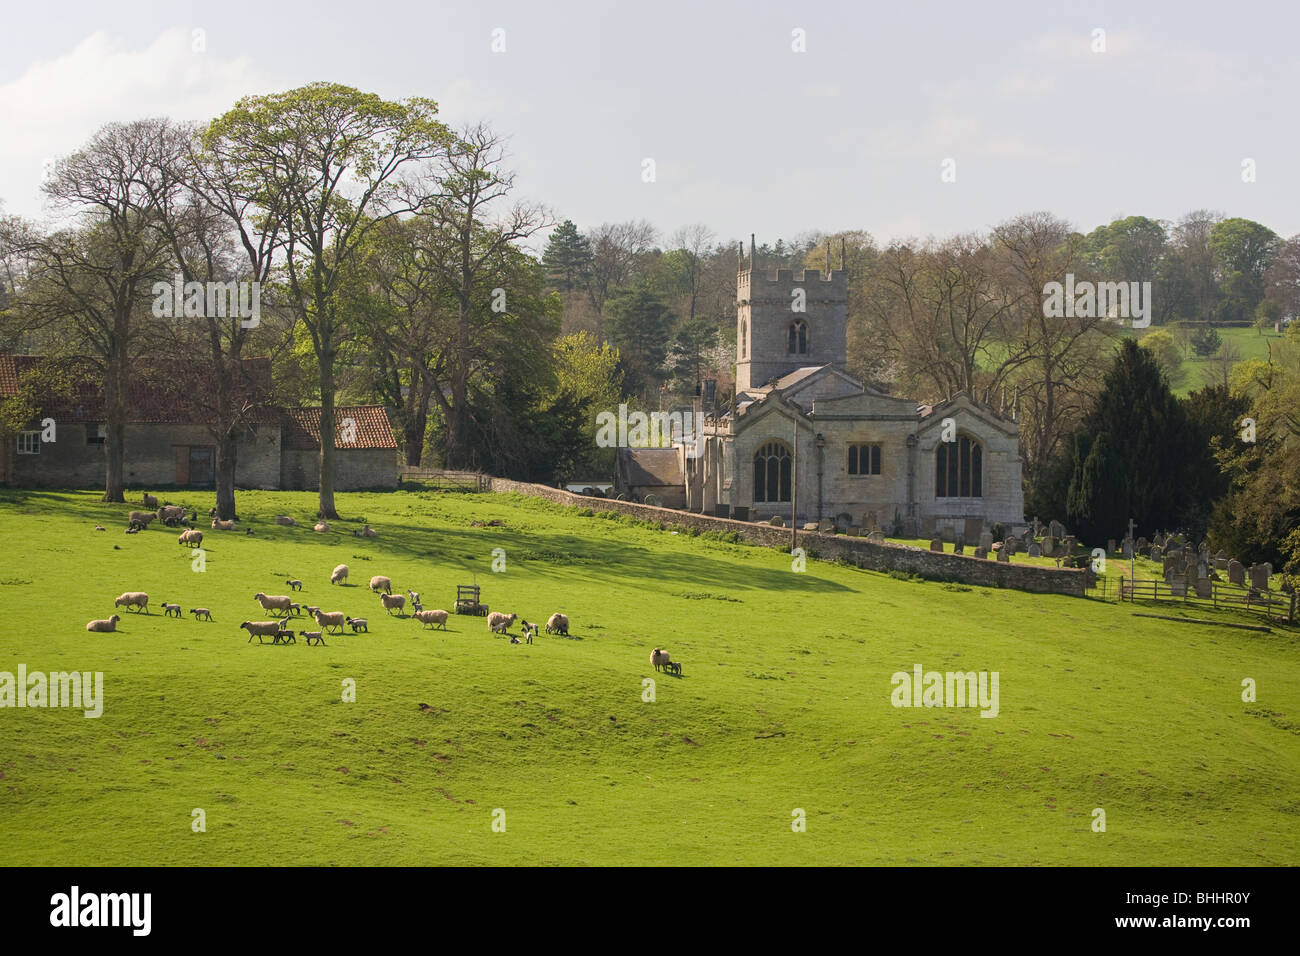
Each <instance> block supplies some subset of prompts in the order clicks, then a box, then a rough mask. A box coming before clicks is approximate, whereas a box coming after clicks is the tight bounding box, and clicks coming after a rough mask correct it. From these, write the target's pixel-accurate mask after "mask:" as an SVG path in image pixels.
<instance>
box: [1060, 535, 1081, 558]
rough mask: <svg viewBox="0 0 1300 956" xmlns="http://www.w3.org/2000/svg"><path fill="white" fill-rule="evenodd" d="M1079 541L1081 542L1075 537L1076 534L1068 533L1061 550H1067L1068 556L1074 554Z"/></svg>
mask: <svg viewBox="0 0 1300 956" xmlns="http://www.w3.org/2000/svg"><path fill="white" fill-rule="evenodd" d="M1078 543H1079V542H1078V540H1077V539H1076V538H1075V537H1074V535H1072V534H1067V535H1066V536H1065V540H1064V541H1062V542H1061V550H1062V551H1064V552H1065V554H1066V557H1069V556H1070V555H1072V554H1074V549H1075V546H1076V545H1077V544H1078Z"/></svg>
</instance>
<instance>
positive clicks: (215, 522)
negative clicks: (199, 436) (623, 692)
mask: <svg viewBox="0 0 1300 956" xmlns="http://www.w3.org/2000/svg"><path fill="white" fill-rule="evenodd" d="M144 504H145V506H146V507H152V508H156V509H157V510H156V511H153V512H143V511H132V512H131V513H130V515H129V516H128V525H127V533H128V534H136V533H138V532H140V531H142V530H144V529H145V528H147V527H148V526H149V524H150V522H152V521H154V520H155V519H157V520H159V521H162V522H163V523H164V524H167V525H178V524H179V525H186V526H188V525H190V524H192V523H193V522H194V521H196V520H197V517H198V516H197V513H196V512H195V511H194V510H193V509H189V510H188V514H187V513H186V512H187V509H186V508H184V507H182V506H180V505H166V504H165V505H159V503H158V499H157V498H155V497H154V496H153V495H150V494H149V493H148V492H145V494H144ZM215 513H216V509H215V508H214V509H212V511H211V512H209V514H210V515H211V516H212V527H213V528H214V529H216V530H220V531H234V530H235V522H234V521H222V520H220V519H218V518H217V517H215ZM275 523H276V524H278V525H284V526H288V527H294V526H296V525H297V521H295V520H294V519H293V518H291V517H288V516H286V515H280V516H278V517H277V518H276V519H275ZM96 530H97V531H102V530H104V529H103V528H102V527H99V526H97V527H96ZM313 530H314V531H318V532H325V531H328V530H329V525H328V524H327V523H326V522H324V521H321V522H319V523H317V524H316V525H315V526H314V527H313ZM247 533H248V534H251V533H252V531H251V529H250V530H249V531H248V532H247ZM354 534H356V535H358V536H363V537H375V536H376V535H377V532H375V531H374V530H373V529H372V528H371V527H370V526H369V525H365V526H364V528H363V529H362V530H361V531H357V532H354ZM177 540H178V542H179V543H180V544H184V545H190V546H192V547H198V546H199V545H201V544H202V543H203V532H202V531H199V530H198V529H197V528H192V527H187V529H186V530H185V531H183V532H181V534H180V537H179V538H178V539H177ZM347 578H348V566H347V565H346V564H340V565H339V566H338V567H336V568H335V569H334V570H333V571H332V572H331V573H330V584H331V585H333V584H339V585H345V584H346V582H347ZM285 584H287V585H288V586H289V589H290V591H291V592H293V594H296V593H297V592H300V591H301V590H302V589H303V583H302V581H301V580H299V579H297V578H289V579H287V580H286V581H285ZM370 590H371V592H372V593H375V594H377V595H378V596H379V603H380V606H381V607H383V609H384V610H385V611H387V612H388V614H389V615H390V616H392V614H393V612H394V611H396V612H397V613H398V616H399V617H400V616H402V612H403V611H404V609H405V607H406V603H407V598H408V596H409V598H410V603H411V608H412V612H411V617H413V618H414V619H415V620H417V621H419V622H420V623H421V624H423V625H424V627H425V628H426V629H428V628H438V627H440V628H442V629H443V630H444V631H445V630H446V629H447V618H448V617H449V614H448V612H447V611H444V610H442V609H431V610H425V609H424V606H423V604H421V602H420V594H419V592H417V591H409V590H408V591H407V592H406V594H405V595H403V594H394V593H393V582H392V580H391V579H390V578H388V577H386V576H384V575H382V574H376V575H374V576H373V577H372V578H371V579H370ZM293 594H266V593H265V592H262V591H259V592H257V594H255V595H253V599H254V600H255V601H257V602H258V603H259V604H260V605H261V606H262V608H263V609H264V610H266V611H268V612H270V613H272V614H275V613H276V612H278V613H279V617H278V618H277V619H275V620H270V621H244V622H243V623H242V624H240V625H239V626H240V628H242V629H243V630H245V631H247V632H248V640H249V641H252V639H253V638H254V637H256V638H257V639H258V643H259V644H261V643H264V642H265V639H266V638H268V637H269V638H270V639H271V643H273V644H288V643H297V638H298V637H299V636H301V637H302V638H303V639H304V640H305V641H306V642H307V643H308V644H309V645H310V644H317V645H322V644H324V643H325V641H324V636H325V634H327V633H331V632H332V633H335V634H341V633H342V632H343V628H344V627H345V626H346V627H350V628H352V633H353V634H357V633H369V630H370V628H369V621H367V619H366V618H364V617H351V616H349V615H347V614H345V613H344V612H343V611H324V610H322V609H321V608H320V607H319V606H317V605H312V604H304V603H301V602H297V601H294V600H293ZM113 606H114V608H123V609H126V610H130V609H134V610H135V612H136V613H140V612H141V611H143V612H144V613H145V614H148V613H149V595H148V594H147V593H145V592H144V591H126V592H124V593H122V594H120V595H119V596H118V597H117V599H116V600H115V601H114V602H113ZM162 607H163V614H164V616H167V617H180V616H181V613H182V610H181V606H180V605H179V604H168V603H164V604H163V605H162ZM189 613H190V614H193V615H194V617H195V620H196V621H197V620H207V621H211V620H212V612H211V610H209V609H208V608H205V607H196V608H190V610H189ZM303 613H306V614H307V615H308V616H309V617H311V618H312V619H314V620H315V622H316V625H317V627H319V628H320V630H316V631H300V632H297V633H295V632H294V631H292V630H290V629H288V628H286V627H285V626H284V625H285V623H286V622H287V621H288V620H290V619H291V618H293V617H297V616H299V615H301V614H303ZM516 619H517V616H516V615H515V614H503V613H501V612H500V611H493V612H492V613H490V614H489V615H488V616H487V624H488V629H489V630H490V631H492V632H493V633H494V634H502V635H508V636H509V638H510V643H511V644H531V643H533V639H534V638H535V637H536V636H537V631H538V625H537V624H530V623H529V622H528V620H527V619H526V618H518V620H519V621H520V627H521V629H522V631H523V634H522V635H521V636H516V635H513V634H510V628H511V626H512V625H513V624H514V623H515V620H516ZM120 620H122V618H121V617H120V616H119V615H117V614H114V615H112V616H111V617H109V618H105V619H101V620H94V621H90V622H89V623H87V624H86V630H87V631H92V632H99V633H104V632H110V631H116V630H117V623H118V621H120ZM546 633H547V634H559V635H562V636H564V637H568V636H569V618H568V616H567V615H565V614H562V613H560V612H558V611H557V612H556V613H554V614H552V615H551V616H550V618H548V619H547V621H546ZM650 663H651V664H653V665H654V668H655V670H663V671H666V672H668V673H673V674H676V675H677V676H681V672H682V665H681V664H680V663H678V662H675V661H673V660H671V659H670V658H669V656H668V652H667V651H665V650H662V649H661V648H658V647H656V648H655V649H654V650H653V651H651V653H650Z"/></svg>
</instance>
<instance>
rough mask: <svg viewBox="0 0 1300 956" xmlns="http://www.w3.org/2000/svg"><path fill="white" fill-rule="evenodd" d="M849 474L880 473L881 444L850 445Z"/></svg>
mask: <svg viewBox="0 0 1300 956" xmlns="http://www.w3.org/2000/svg"><path fill="white" fill-rule="evenodd" d="M849 474H850V475H878V474H880V446H879V445H850V446H849Z"/></svg>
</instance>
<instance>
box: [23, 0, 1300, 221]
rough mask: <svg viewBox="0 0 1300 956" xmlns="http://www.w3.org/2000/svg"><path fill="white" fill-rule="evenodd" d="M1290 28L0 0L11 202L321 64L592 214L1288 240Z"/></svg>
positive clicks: (920, 7) (1299, 195)
mask: <svg viewBox="0 0 1300 956" xmlns="http://www.w3.org/2000/svg"><path fill="white" fill-rule="evenodd" d="M196 31H197V32H196ZM1098 31H1101V32H1098ZM1298 36H1300V4H1297V3H1294V2H1291V0H1274V2H1250V0H1245V2H1243V0H1235V2H1233V3H1231V4H1223V3H1217V2H1202V0H1185V2H1142V0H1127V2H1123V3H1120V2H1099V0H1035V2H1024V3H1019V2H1007V3H996V2H993V3H970V2H961V3H957V2H944V3H937V2H936V3H928V2H925V0H907V2H897V3H889V4H881V3H876V2H864V0H858V2H844V3H835V2H815V3H782V2H761V0H757V2H748V3H745V2H709V0H694V2H653V3H644V2H636V3H616V4H609V3H574V2H566V0H550V2H546V3H537V2H522V3H505V2H492V0H476V2H464V3H445V2H437V0H434V2H430V0H420V2H413V3H381V2H372V3H368V4H355V3H349V4H341V3H334V2H331V0H325V2H318V3H311V4H283V3H268V2H265V0H261V2H257V3H246V2H226V3H221V4H211V3H186V2H167V3H149V2H134V3H133V2H113V3H108V4H105V3H102V2H92V3H59V2H57V0H54V2H48V3H24V4H10V5H7V9H6V11H5V15H4V18H3V31H0V203H3V205H2V206H0V211H3V212H4V213H8V214H18V215H22V216H26V217H31V218H36V219H40V218H43V217H45V216H46V215H47V214H48V209H47V207H46V206H45V203H44V200H43V197H42V195H41V192H40V183H41V179H42V175H43V170H44V169H46V168H48V166H49V164H50V163H51V162H52V161H54V160H56V159H57V158H58V157H59V156H61V155H65V154H67V153H69V152H71V151H72V150H75V149H76V148H77V147H78V146H79V145H81V144H83V143H84V142H85V141H86V140H87V139H88V138H89V136H90V135H91V134H92V133H93V132H94V131H95V130H96V129H97V128H98V127H99V126H101V125H102V124H104V123H106V122H111V121H121V120H131V119H138V118H142V117H146V116H157V115H166V116H170V117H173V118H175V119H183V120H207V119H211V118H213V117H215V116H217V115H219V114H220V113H222V112H223V111H225V110H226V109H228V108H229V107H230V106H231V105H233V104H234V102H235V101H236V100H237V99H238V98H239V97H241V96H245V95H252V94H259V93H269V92H273V91H279V90H284V89H289V88H292V87H295V86H301V85H303V84H305V83H309V82H312V81H315V80H327V81H331V82H338V83H344V84H347V85H350V86H355V87H357V88H358V89H362V90H365V91H367V92H373V93H377V94H379V95H381V96H383V97H385V98H389V99H400V98H404V97H408V96H424V97H430V98H432V99H434V100H436V101H437V103H438V104H439V109H440V115H441V117H442V118H443V120H444V121H446V122H448V123H450V124H452V125H461V124H465V123H471V122H479V121H486V122H488V123H489V124H490V125H491V126H493V127H494V128H495V129H496V130H497V131H499V132H501V133H503V134H505V135H506V136H508V137H509V143H510V159H511V164H512V165H513V168H514V169H515V170H516V172H517V180H516V184H517V191H518V195H519V197H520V198H522V199H529V200H534V201H539V202H543V203H545V204H546V205H547V206H548V207H549V208H550V209H551V210H552V213H553V215H554V216H555V217H556V218H557V219H572V220H573V221H574V222H576V223H577V224H578V226H579V227H580V228H583V229H587V228H590V227H592V226H595V225H598V224H599V223H601V222H607V221H621V220H626V219H641V218H643V219H647V220H649V221H650V222H651V223H653V224H654V225H655V226H656V227H658V228H659V230H660V231H661V234H662V235H664V236H665V237H666V236H668V235H669V234H671V233H672V232H673V231H674V230H676V229H678V228H680V227H683V226H686V225H688V224H692V223H704V224H706V225H708V226H709V227H710V228H711V229H712V230H713V231H714V232H715V233H716V234H717V236H718V238H719V239H720V240H735V239H739V238H743V237H747V236H748V235H749V234H750V233H757V234H758V236H759V242H760V243H762V242H775V240H776V239H777V238H785V239H787V240H789V239H793V238H795V237H796V236H798V235H799V234H801V233H807V232H811V231H825V232H836V231H839V230H845V229H860V230H865V231H867V232H869V233H871V234H872V235H873V236H875V237H876V238H877V239H878V240H881V241H889V240H892V239H901V238H908V237H923V236H927V235H935V236H946V235H951V234H953V233H959V232H974V231H982V230H987V229H988V228H990V227H992V226H993V225H995V224H997V223H999V222H1001V221H1003V220H1006V219H1008V218H1010V217H1012V216H1015V215H1017V214H1020V213H1024V212H1030V211H1034V210H1048V211H1050V212H1052V213H1055V214H1056V215H1058V216H1061V217H1063V218H1065V219H1067V220H1069V221H1070V222H1071V223H1073V224H1074V225H1075V227H1076V228H1078V229H1081V230H1082V231H1085V232H1086V231H1089V230H1091V229H1093V228H1095V227H1096V226H1098V225H1101V224H1104V223H1106V222H1109V221H1111V220H1112V219H1115V218H1117V217H1120V216H1127V215H1145V216H1150V217H1152V218H1156V219H1176V218H1178V217H1180V216H1182V215H1183V214H1185V213H1187V212H1190V211H1192V210H1194V209H1201V208H1208V209H1214V210H1218V211H1220V212H1222V213H1224V214H1226V215H1229V216H1243V217H1246V218H1249V219H1255V220H1257V221H1259V222H1262V223H1264V224H1265V225H1267V226H1269V227H1270V228H1272V229H1273V230H1274V231H1275V232H1277V233H1279V234H1281V235H1283V236H1291V235H1294V234H1296V233H1300V123H1297V122H1296V116H1297V113H1298V112H1300V110H1298V108H1297V104H1296V92H1297V91H1298V90H1300V56H1297V53H1296V38H1297V37H1298ZM647 161H651V162H652V172H653V181H646V180H647V178H648V173H647V170H649V169H651V166H649V165H648V164H647ZM945 179H947V180H951V181H945Z"/></svg>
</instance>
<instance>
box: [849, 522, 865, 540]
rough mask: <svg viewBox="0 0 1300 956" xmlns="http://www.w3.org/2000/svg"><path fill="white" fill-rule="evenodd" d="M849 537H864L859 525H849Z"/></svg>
mask: <svg viewBox="0 0 1300 956" xmlns="http://www.w3.org/2000/svg"><path fill="white" fill-rule="evenodd" d="M848 536H849V537H850V538H858V537H861V536H862V529H861V528H859V527H858V526H857V525H855V524H851V525H849V530H848Z"/></svg>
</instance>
